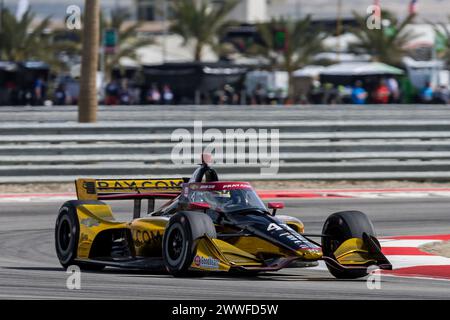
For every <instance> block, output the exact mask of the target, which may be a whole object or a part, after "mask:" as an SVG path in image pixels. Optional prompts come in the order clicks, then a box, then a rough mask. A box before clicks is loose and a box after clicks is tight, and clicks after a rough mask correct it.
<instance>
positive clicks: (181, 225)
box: [162, 211, 217, 276]
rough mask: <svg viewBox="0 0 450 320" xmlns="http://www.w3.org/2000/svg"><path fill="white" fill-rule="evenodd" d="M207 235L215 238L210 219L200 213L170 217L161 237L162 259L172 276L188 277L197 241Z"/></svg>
mask: <svg viewBox="0 0 450 320" xmlns="http://www.w3.org/2000/svg"><path fill="white" fill-rule="evenodd" d="M205 234H207V235H208V236H209V237H210V238H216V237H217V235H216V228H215V226H214V223H213V222H212V220H211V218H210V217H209V216H207V215H206V214H204V213H202V212H190V211H182V212H178V213H176V214H175V215H174V216H172V217H171V218H170V220H169V223H168V224H167V227H166V230H165V232H164V236H163V245H162V250H163V259H164V265H165V267H166V269H167V271H168V272H169V273H170V274H172V275H173V276H186V275H188V271H189V267H190V266H191V264H192V261H193V259H194V256H195V252H196V249H197V239H199V238H201V237H203V236H204V235H205Z"/></svg>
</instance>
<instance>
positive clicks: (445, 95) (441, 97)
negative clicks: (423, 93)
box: [434, 85, 450, 104]
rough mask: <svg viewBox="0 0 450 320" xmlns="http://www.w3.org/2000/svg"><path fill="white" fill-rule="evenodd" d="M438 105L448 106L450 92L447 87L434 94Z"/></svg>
mask: <svg viewBox="0 0 450 320" xmlns="http://www.w3.org/2000/svg"><path fill="white" fill-rule="evenodd" d="M434 100H435V102H436V103H440V104H448V103H449V102H450V92H449V89H448V87H447V86H444V85H441V86H439V88H438V90H437V91H436V93H435V94H434Z"/></svg>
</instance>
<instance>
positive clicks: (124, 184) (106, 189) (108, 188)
mask: <svg viewBox="0 0 450 320" xmlns="http://www.w3.org/2000/svg"><path fill="white" fill-rule="evenodd" d="M186 181H187V180H186V179H185V178H173V179H114V180H113V179H78V180H76V181H75V186H76V191H77V197H78V200H122V199H137V198H141V199H142V198H152V197H161V198H170V197H174V196H177V195H178V194H180V192H181V189H182V186H181V185H182V183H183V182H186Z"/></svg>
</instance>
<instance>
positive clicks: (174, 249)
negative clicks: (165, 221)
mask: <svg viewBox="0 0 450 320" xmlns="http://www.w3.org/2000/svg"><path fill="white" fill-rule="evenodd" d="M166 241H167V242H166V248H167V251H166V252H167V262H168V263H169V264H170V265H171V266H174V267H176V266H179V265H180V264H181V263H182V262H183V260H184V257H185V256H186V252H187V249H186V246H187V245H186V239H185V233H184V230H183V228H182V226H181V225H180V224H178V223H177V224H174V225H173V226H172V229H171V230H170V232H169V235H168V237H167V240H166Z"/></svg>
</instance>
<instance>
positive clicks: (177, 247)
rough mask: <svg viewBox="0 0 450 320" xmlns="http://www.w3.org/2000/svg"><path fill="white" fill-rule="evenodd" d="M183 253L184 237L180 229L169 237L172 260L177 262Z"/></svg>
mask: <svg viewBox="0 0 450 320" xmlns="http://www.w3.org/2000/svg"><path fill="white" fill-rule="evenodd" d="M182 251H183V236H182V234H181V232H180V230H179V229H175V230H173V232H172V233H171V234H170V236H169V256H170V258H171V259H172V260H177V259H178V258H179V257H180V256H181V252H182Z"/></svg>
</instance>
